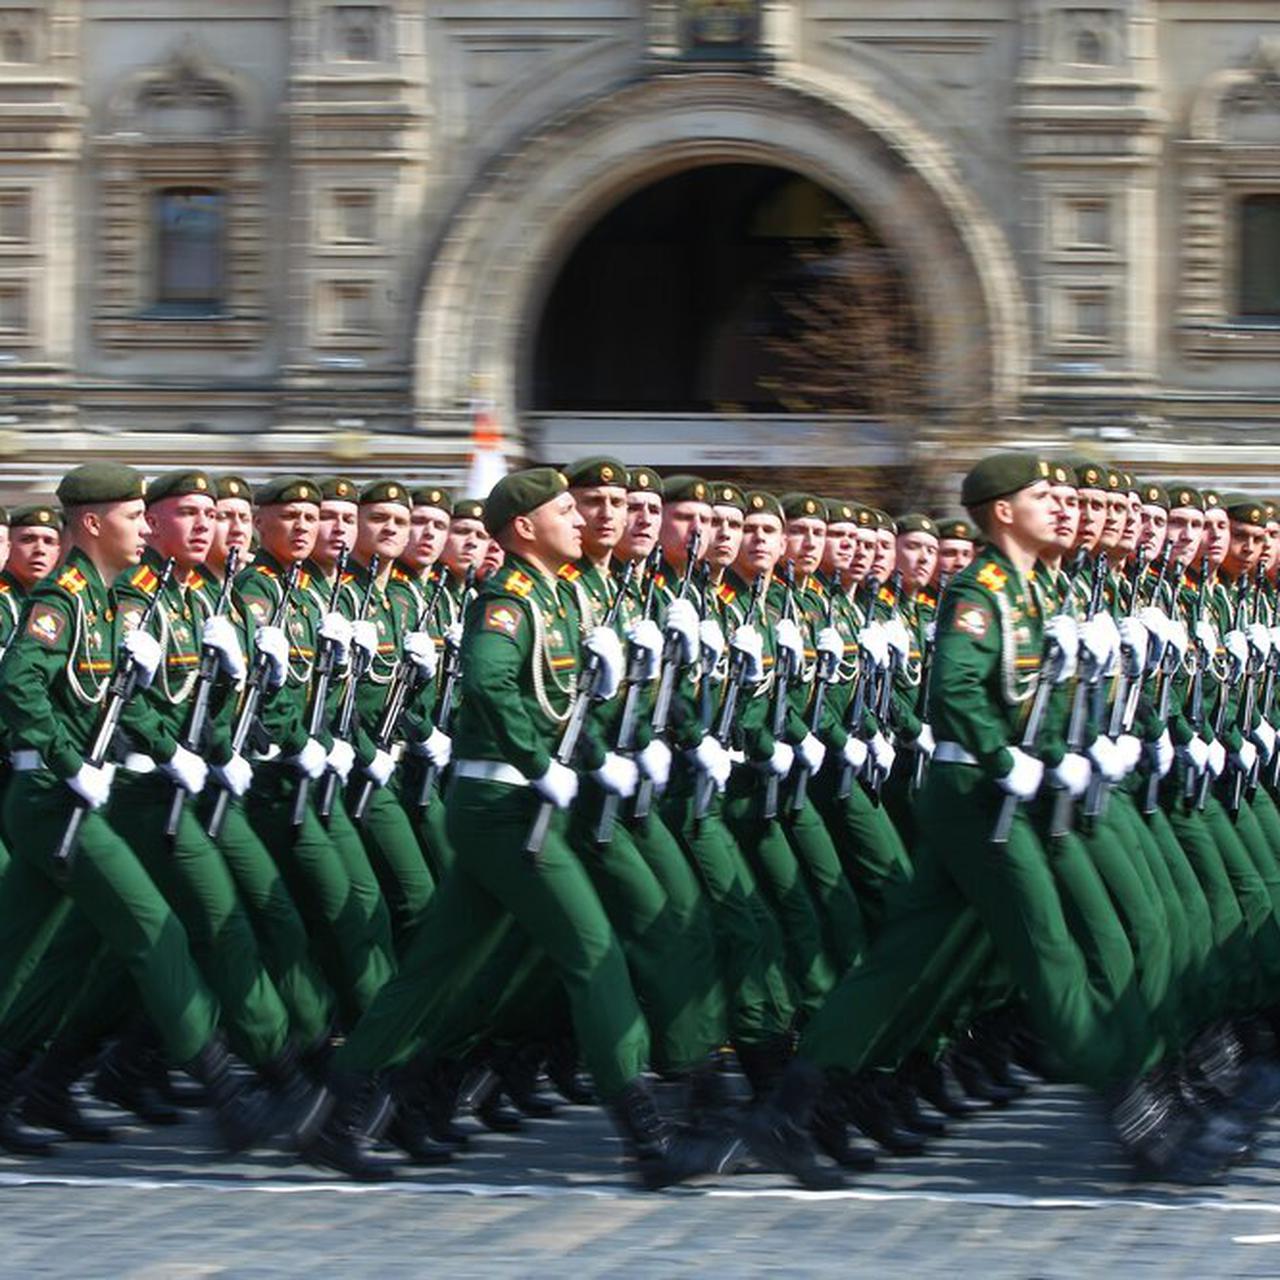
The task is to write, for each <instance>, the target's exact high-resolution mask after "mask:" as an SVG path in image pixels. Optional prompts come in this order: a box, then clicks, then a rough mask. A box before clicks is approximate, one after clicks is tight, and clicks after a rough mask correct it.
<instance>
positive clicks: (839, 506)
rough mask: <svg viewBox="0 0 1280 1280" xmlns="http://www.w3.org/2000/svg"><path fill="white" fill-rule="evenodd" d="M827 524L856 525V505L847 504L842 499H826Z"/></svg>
mask: <svg viewBox="0 0 1280 1280" xmlns="http://www.w3.org/2000/svg"><path fill="white" fill-rule="evenodd" d="M825 501H826V504H827V523H828V524H857V523H858V503H856V502H848V501H846V500H845V499H844V498H827V499H825Z"/></svg>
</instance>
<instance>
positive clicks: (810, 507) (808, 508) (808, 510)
mask: <svg viewBox="0 0 1280 1280" xmlns="http://www.w3.org/2000/svg"><path fill="white" fill-rule="evenodd" d="M804 509H805V514H806V515H813V513H814V512H815V511H817V509H818V506H817V503H815V502H814V501H813V500H812V499H810V500H809V501H808V502H806V503H805V504H804Z"/></svg>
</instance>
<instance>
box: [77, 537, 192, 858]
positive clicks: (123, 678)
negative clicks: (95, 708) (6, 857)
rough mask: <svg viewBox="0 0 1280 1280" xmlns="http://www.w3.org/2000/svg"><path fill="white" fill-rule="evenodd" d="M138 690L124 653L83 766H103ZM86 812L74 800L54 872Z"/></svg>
mask: <svg viewBox="0 0 1280 1280" xmlns="http://www.w3.org/2000/svg"><path fill="white" fill-rule="evenodd" d="M173 565H174V560H173V557H172V556H170V557H169V558H168V559H167V560H166V561H165V562H164V567H163V568H162V569H161V570H160V577H159V581H158V582H157V583H156V590H155V594H154V595H153V596H152V597H151V599H150V600H149V601H148V602H147V607H146V609H145V610H144V611H143V614H142V617H141V618H140V619H139V621H138V629H139V630H140V631H145V630H146V629H147V628H148V627H149V626H150V625H151V619H152V618H154V617H155V614H156V610H157V609H158V608H159V606H160V597H161V596H162V595H164V592H165V588H166V587H167V586H168V585H169V579H170V578H172V577H173ZM137 687H138V664H137V662H136V661H135V660H134V658H133V656H132V655H131V654H130V653H129V652H128V651H127V650H126V652H125V653H124V655H123V657H121V658H120V659H119V660H118V661H117V662H116V669H115V672H114V673H113V675H112V677H111V681H110V684H109V685H108V688H107V699H106V702H105V703H104V704H103V707H102V718H101V719H100V720H99V721H98V729H97V732H96V733H95V734H94V735H93V743H92V745H91V746H90V747H89V754H88V756H87V757H86V758H85V763H86V764H90V765H92V766H93V767H94V768H95V769H101V768H102V766H103V765H104V764H105V763H106V760H107V753H108V752H109V751H110V750H111V742H112V739H113V738H114V737H115V735H116V730H117V729H118V728H119V727H120V717H121V716H122V715H123V714H124V709H125V707H127V706H128V705H129V699H130V698H132V697H133V695H134V692H135V690H136V689H137ZM88 812H89V802H88V801H87V800H81V799H79V798H77V799H76V802H75V805H74V807H73V808H72V810H71V816H70V817H69V818H68V819H67V825H66V827H65V828H64V830H63V832H62V839H61V840H59V841H58V847H57V848H56V849H55V850H54V851H53V865H54V868H55V870H57V871H59V872H61V873H66V874H68V875H69V874H70V872H71V864H72V860H73V858H74V857H75V850H76V840H77V839H78V838H79V836H80V824H81V823H82V822H84V817H85V814H86V813H88Z"/></svg>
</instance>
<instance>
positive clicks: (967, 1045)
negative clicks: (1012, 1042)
mask: <svg viewBox="0 0 1280 1280" xmlns="http://www.w3.org/2000/svg"><path fill="white" fill-rule="evenodd" d="M960 1047H961V1052H963V1053H967V1054H969V1055H970V1056H972V1057H974V1058H976V1059H977V1060H978V1061H979V1062H980V1063H981V1064H982V1068H983V1070H984V1071H985V1072H986V1073H987V1075H988V1076H989V1077H990V1078H991V1079H992V1080H994V1081H995V1082H996V1084H998V1085H1000V1086H1002V1087H1003V1088H1005V1089H1012V1090H1013V1091H1014V1093H1015V1095H1016V1096H1019V1097H1020V1096H1021V1095H1022V1094H1024V1093H1026V1092H1027V1090H1028V1089H1029V1088H1030V1087H1031V1086H1032V1085H1033V1084H1034V1083H1035V1078H1034V1077H1033V1076H1032V1075H1030V1074H1029V1073H1028V1072H1026V1071H1023V1069H1022V1068H1021V1067H1020V1066H1018V1064H1017V1062H1016V1061H1014V1057H1013V1050H1012V1049H1011V1048H1010V1046H1009V1044H1008V1042H1007V1041H1006V1039H1005V1037H1004V1035H1003V1034H1002V1031H1001V1027H1000V1024H999V1022H997V1021H991V1022H983V1023H982V1024H981V1025H980V1026H976V1027H974V1028H972V1029H971V1030H970V1032H969V1034H968V1035H967V1036H966V1037H965V1038H964V1039H963V1040H962V1042H961V1046H960Z"/></svg>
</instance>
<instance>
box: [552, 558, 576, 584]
mask: <svg viewBox="0 0 1280 1280" xmlns="http://www.w3.org/2000/svg"><path fill="white" fill-rule="evenodd" d="M557 576H558V577H561V578H563V579H564V580H565V581H566V582H577V580H578V579H579V578H580V577H582V570H581V569H579V568H578V566H577V565H576V564H574V563H573V562H572V561H569V562H568V563H567V564H562V565H561V566H560V569H559V572H558V574H557Z"/></svg>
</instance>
